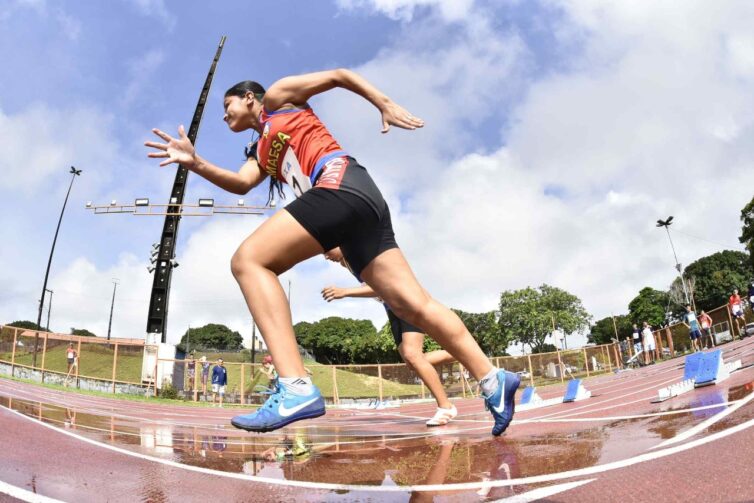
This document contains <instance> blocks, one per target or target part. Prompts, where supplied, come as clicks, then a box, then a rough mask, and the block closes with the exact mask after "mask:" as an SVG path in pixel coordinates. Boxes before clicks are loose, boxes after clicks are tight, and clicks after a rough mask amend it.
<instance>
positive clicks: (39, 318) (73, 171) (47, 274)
mask: <svg viewBox="0 0 754 503" xmlns="http://www.w3.org/2000/svg"><path fill="white" fill-rule="evenodd" d="M69 173H70V174H71V175H72V176H71V184H70V185H69V186H68V192H67V193H66V195H65V201H63V209H62V210H60V218H59V219H58V226H57V228H56V229H55V237H54V238H53V239H52V248H51V249H50V258H49V260H48V261H47V271H46V272H45V280H44V283H43V284H42V298H41V299H39V313H38V314H37V327H39V324H40V323H42V306H43V305H44V302H45V293H47V278H49V277H50V266H51V265H52V255H53V253H55V243H56V242H57V240H58V232H60V223H61V222H62V221H63V213H65V206H66V204H68V196H70V195H71V188H72V187H73V181H74V180H75V179H76V177H77V176H79V175H80V174H81V170H80V169H76V168H74V167H73V166H71V171H69ZM38 345H39V331H37V332H35V335H34V354H33V356H32V363H31V365H32V367H36V366H37V346H38Z"/></svg>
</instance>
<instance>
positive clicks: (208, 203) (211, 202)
mask: <svg viewBox="0 0 754 503" xmlns="http://www.w3.org/2000/svg"><path fill="white" fill-rule="evenodd" d="M214 205H215V200H214V199H199V206H201V207H204V208H211V207H212V206H214Z"/></svg>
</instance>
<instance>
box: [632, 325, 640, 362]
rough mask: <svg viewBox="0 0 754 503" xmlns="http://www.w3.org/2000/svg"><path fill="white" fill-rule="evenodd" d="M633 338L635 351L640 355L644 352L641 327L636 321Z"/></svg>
mask: <svg viewBox="0 0 754 503" xmlns="http://www.w3.org/2000/svg"><path fill="white" fill-rule="evenodd" d="M631 340H632V341H633V344H634V353H635V354H637V355H638V354H639V353H641V352H642V347H641V334H640V332H639V327H638V326H637V325H636V323H634V327H633V335H632V339H631Z"/></svg>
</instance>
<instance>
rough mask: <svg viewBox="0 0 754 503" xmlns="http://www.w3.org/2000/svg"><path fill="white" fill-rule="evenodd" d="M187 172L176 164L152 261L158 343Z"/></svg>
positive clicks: (198, 116)
mask: <svg viewBox="0 0 754 503" xmlns="http://www.w3.org/2000/svg"><path fill="white" fill-rule="evenodd" d="M224 44H225V36H223V37H222V38H221V39H220V45H219V46H218V47H217V52H215V57H214V59H213V60H212V66H210V69H209V73H208V74H207V79H206V80H205V81H204V87H202V92H201V94H200V95H199V103H197V105H196V110H195V111H194V117H193V118H192V119H191V126H190V127H189V131H188V137H189V139H190V140H191V143H192V144H194V145H195V144H196V135H197V133H198V132H199V124H200V123H201V121H202V114H203V113H204V105H205V104H206V102H207V96H208V95H209V89H210V87H211V86H212V78H213V77H214V75H215V67H217V62H218V61H219V59H220V54H221V53H222V51H223V45H224ZM188 173H189V171H188V170H187V169H186V168H184V167H183V166H179V167H178V170H177V171H176V174H175V181H174V182H173V189H172V190H171V192H170V206H168V208H167V212H166V213H167V215H166V216H165V224H164V225H163V227H162V237H161V238H160V243H159V248H158V253H157V261H156V262H155V270H154V281H153V282H152V294H151V296H150V297H149V313H148V315H147V333H159V334H160V338H161V342H165V340H166V338H167V328H168V299H169V297H170V280H171V277H172V272H173V267H174V264H175V261H174V258H175V242H176V238H177V236H178V224H179V223H180V221H181V216H180V212H181V206H180V205H181V204H183V193H184V191H185V189H186V178H187V176H188Z"/></svg>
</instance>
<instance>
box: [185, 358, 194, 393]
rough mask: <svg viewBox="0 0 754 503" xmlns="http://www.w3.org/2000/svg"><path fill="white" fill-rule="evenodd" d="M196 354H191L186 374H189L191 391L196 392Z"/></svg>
mask: <svg viewBox="0 0 754 503" xmlns="http://www.w3.org/2000/svg"><path fill="white" fill-rule="evenodd" d="M194 356H195V355H194V353H191V355H190V356H189V360H188V362H187V363H186V372H187V374H188V385H189V391H193V390H194V382H195V380H196V359H195V357H194Z"/></svg>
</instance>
